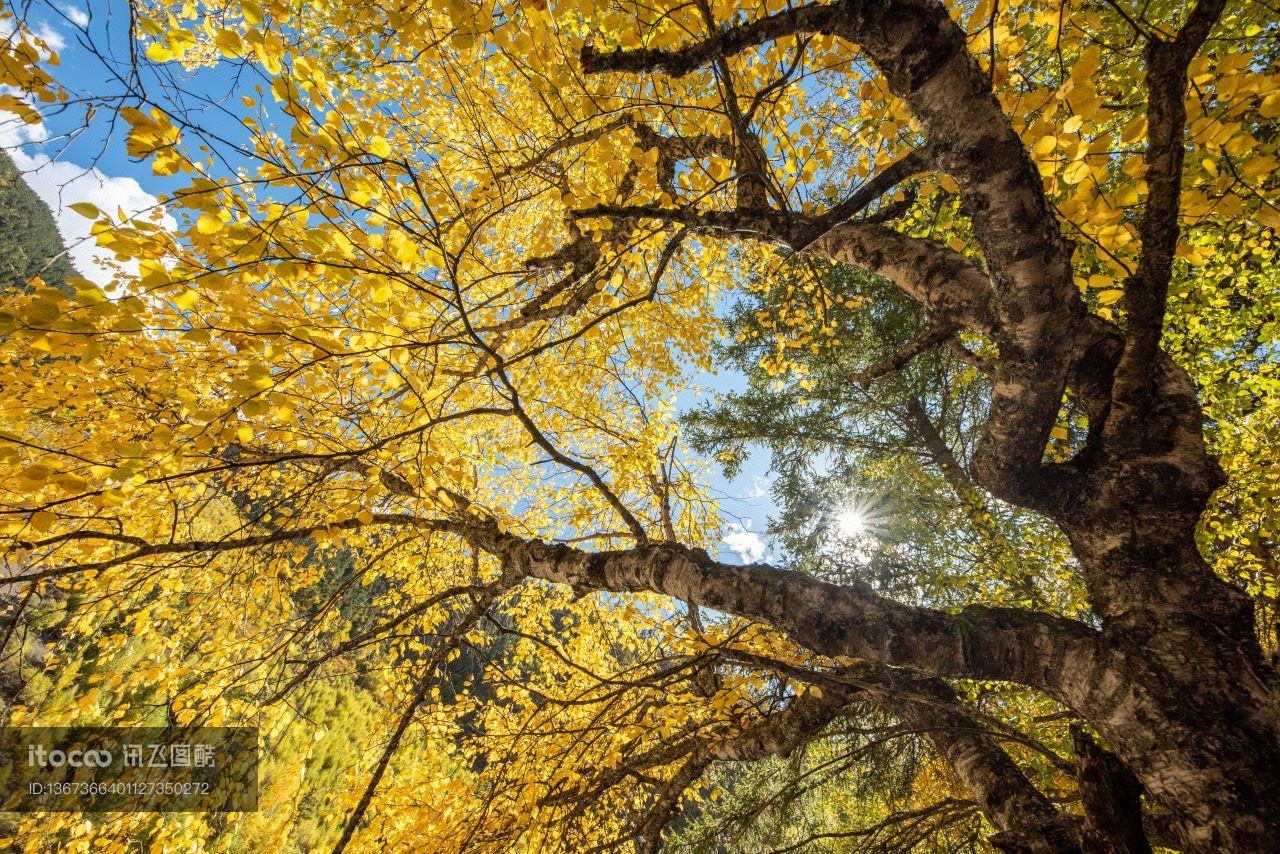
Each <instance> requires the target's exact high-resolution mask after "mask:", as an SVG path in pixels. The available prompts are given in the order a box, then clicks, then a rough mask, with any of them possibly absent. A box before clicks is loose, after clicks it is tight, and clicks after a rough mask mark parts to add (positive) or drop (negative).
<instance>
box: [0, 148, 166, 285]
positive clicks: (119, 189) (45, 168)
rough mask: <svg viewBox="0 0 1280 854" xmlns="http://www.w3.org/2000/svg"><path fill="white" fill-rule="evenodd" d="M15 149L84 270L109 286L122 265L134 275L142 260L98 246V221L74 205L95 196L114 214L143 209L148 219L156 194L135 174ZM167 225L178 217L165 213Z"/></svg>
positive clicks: (15, 155) (20, 166)
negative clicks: (118, 257)
mask: <svg viewBox="0 0 1280 854" xmlns="http://www.w3.org/2000/svg"><path fill="white" fill-rule="evenodd" d="M9 154H10V156H11V157H12V158H13V162H14V163H15V164H16V165H17V167H18V169H20V170H21V171H22V173H23V177H25V178H26V179H27V183H28V184H30V185H31V187H32V189H34V190H35V191H36V195H38V196H39V197H40V198H41V199H42V200H43V201H44V203H45V204H47V205H48V206H49V210H51V211H53V218H54V219H55V220H56V221H57V223H58V231H59V232H60V233H61V234H62V240H63V242H64V243H65V244H66V246H67V250H68V252H69V253H70V255H71V259H72V261H74V262H75V265H76V269H78V270H79V271H80V275H82V276H84V277H85V278H86V279H90V280H92V281H94V282H96V283H97V284H98V285H100V286H103V287H107V286H108V285H109V284H110V283H111V280H112V279H113V278H114V277H115V272H116V271H117V270H123V271H124V272H125V273H126V274H128V275H133V274H135V273H137V269H138V267H137V262H126V263H123V264H121V263H119V262H116V261H115V260H114V258H115V254H114V253H113V252H110V251H108V250H106V249H103V248H101V247H100V246H98V244H97V242H96V241H95V240H94V238H93V237H92V236H91V235H90V227H91V225H92V221H91V220H89V219H88V218H86V217H83V216H81V215H80V214H78V213H76V212H75V211H73V210H71V205H73V204H76V203H78V202H89V203H91V204H93V205H96V206H97V207H98V209H99V210H101V211H102V212H103V213H106V214H109V215H111V216H112V217H113V218H115V217H116V216H118V211H121V210H122V211H124V213H125V214H126V215H127V216H130V217H132V216H134V215H137V214H141V215H142V217H143V218H144V219H146V218H149V216H150V214H151V212H152V211H153V210H154V208H155V206H156V203H157V201H156V197H155V196H153V195H151V194H150V193H148V192H147V191H146V190H144V189H142V185H140V184H139V183H138V182H137V181H135V180H134V179H133V178H123V177H112V176H110V175H105V174H103V173H102V172H101V171H99V170H98V169H95V168H93V167H88V166H79V165H77V164H75V163H68V162H65V161H55V160H50V159H49V157H48V155H46V154H36V155H34V156H29V155H27V154H26V153H25V152H24V151H22V150H21V149H15V150H11V151H10V152H9ZM161 225H163V226H164V227H165V228H175V227H176V226H177V223H176V222H175V221H174V220H173V218H172V217H170V216H168V215H165V216H164V217H163V219H162V220H161Z"/></svg>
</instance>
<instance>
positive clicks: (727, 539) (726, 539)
mask: <svg viewBox="0 0 1280 854" xmlns="http://www.w3.org/2000/svg"><path fill="white" fill-rule="evenodd" d="M750 524H751V520H750V519H748V520H747V525H750ZM724 530H725V533H724V536H723V537H722V538H721V540H720V542H722V543H724V544H725V545H726V546H728V547H729V551H731V552H733V553H734V554H736V555H737V556H738V559H739V560H741V561H742V562H743V563H756V562H757V561H760V560H762V559H763V558H764V554H765V551H767V549H766V547H765V544H764V540H762V539H760V535H759V534H757V533H756V532H755V531H750V530H748V529H747V527H746V526H743V525H739V524H738V523H737V522H730V523H729V524H727V525H725V526H724Z"/></svg>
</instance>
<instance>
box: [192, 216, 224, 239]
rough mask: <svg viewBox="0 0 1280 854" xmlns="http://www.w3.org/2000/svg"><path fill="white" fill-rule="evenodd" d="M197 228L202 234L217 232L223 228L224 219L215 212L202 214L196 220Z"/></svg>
mask: <svg viewBox="0 0 1280 854" xmlns="http://www.w3.org/2000/svg"><path fill="white" fill-rule="evenodd" d="M196 230H197V231H199V232H200V233H201V234H216V233H217V232H219V231H221V230H222V220H221V219H220V218H219V217H218V216H216V215H215V214H210V213H206V214H200V218H199V219H198V220H196Z"/></svg>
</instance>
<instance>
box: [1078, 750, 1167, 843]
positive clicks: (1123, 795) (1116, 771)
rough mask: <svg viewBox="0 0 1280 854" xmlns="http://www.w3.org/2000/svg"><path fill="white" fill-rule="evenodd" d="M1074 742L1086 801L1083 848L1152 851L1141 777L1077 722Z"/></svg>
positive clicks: (1082, 793)
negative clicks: (1144, 817) (1145, 816)
mask: <svg viewBox="0 0 1280 854" xmlns="http://www.w3.org/2000/svg"><path fill="white" fill-rule="evenodd" d="M1071 743H1072V746H1073V747H1074V748H1075V752H1076V765H1077V767H1078V769H1079V770H1078V772H1077V776H1078V778H1079V781H1080V800H1081V801H1082V802H1083V803H1084V815H1085V819H1084V828H1083V833H1082V837H1083V843H1084V850H1085V851H1086V852H1087V854H1150V852H1151V843H1150V842H1148V841H1147V832H1146V829H1145V828H1144V827H1143V824H1142V784H1141V783H1139V782H1138V778H1137V777H1135V776H1133V772H1132V771H1130V770H1129V769H1128V768H1126V767H1125V766H1124V763H1122V762H1121V761H1120V759H1119V757H1117V756H1116V755H1115V754H1114V753H1111V752H1110V751H1107V750H1103V749H1102V748H1101V747H1099V746H1098V744H1097V743H1096V742H1094V740H1093V739H1092V738H1090V737H1089V735H1088V733H1086V732H1085V731H1084V730H1083V729H1081V728H1080V727H1078V726H1076V727H1072V729H1071Z"/></svg>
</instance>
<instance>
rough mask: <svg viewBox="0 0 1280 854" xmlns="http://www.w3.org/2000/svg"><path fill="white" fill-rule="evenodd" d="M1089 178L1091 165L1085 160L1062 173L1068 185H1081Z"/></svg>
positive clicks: (1078, 161)
mask: <svg viewBox="0 0 1280 854" xmlns="http://www.w3.org/2000/svg"><path fill="white" fill-rule="evenodd" d="M1087 177H1089V164H1088V163H1086V162H1084V161H1083V160H1077V161H1075V162H1074V163H1072V164H1071V165H1070V166H1068V167H1067V168H1066V169H1064V170H1063V172H1062V180H1063V181H1065V182H1067V183H1068V184H1079V183H1080V182H1081V181H1083V180H1084V179H1085V178H1087Z"/></svg>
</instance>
